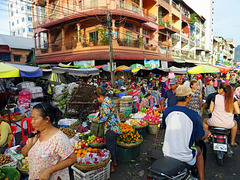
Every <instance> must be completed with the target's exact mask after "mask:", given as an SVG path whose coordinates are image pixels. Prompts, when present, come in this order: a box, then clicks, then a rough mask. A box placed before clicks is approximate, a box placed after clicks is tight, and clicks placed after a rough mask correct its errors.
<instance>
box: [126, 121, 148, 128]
mask: <svg viewBox="0 0 240 180" xmlns="http://www.w3.org/2000/svg"><path fill="white" fill-rule="evenodd" d="M126 123H127V124H129V125H131V126H134V128H135V129H141V128H145V127H147V126H148V122H147V121H144V120H142V119H129V120H127V121H126Z"/></svg>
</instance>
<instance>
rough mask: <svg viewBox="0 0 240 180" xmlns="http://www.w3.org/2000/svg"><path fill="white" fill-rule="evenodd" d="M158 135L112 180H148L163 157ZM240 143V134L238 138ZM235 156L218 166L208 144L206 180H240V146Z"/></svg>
mask: <svg viewBox="0 0 240 180" xmlns="http://www.w3.org/2000/svg"><path fill="white" fill-rule="evenodd" d="M154 140H156V135H151V134H149V133H148V132H147V134H146V136H145V137H144V140H143V142H142V144H141V151H140V155H139V156H138V157H137V158H136V159H135V160H131V161H129V162H127V163H122V162H118V166H117V167H116V168H115V172H114V173H111V176H110V179H111V180H123V179H124V180H142V179H147V168H148V167H150V166H151V164H152V163H153V162H154V160H155V159H154V158H153V157H155V158H157V157H159V156H161V154H162V152H161V147H160V146H157V147H156V148H154V143H155V141H154ZM20 141H21V133H17V135H16V143H17V144H19V143H20ZM236 141H238V142H240V133H239V134H238V135H237V137H236ZM233 151H234V156H233V157H231V158H230V157H227V155H226V156H225V158H224V163H223V165H222V166H220V165H218V164H217V160H216V154H215V153H214V152H213V150H212V146H211V145H210V144H207V159H206V166H205V179H206V180H235V179H240V178H239V177H240V171H239V169H240V145H238V146H236V147H234V148H233Z"/></svg>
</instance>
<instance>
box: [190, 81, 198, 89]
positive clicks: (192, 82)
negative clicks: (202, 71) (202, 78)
mask: <svg viewBox="0 0 240 180" xmlns="http://www.w3.org/2000/svg"><path fill="white" fill-rule="evenodd" d="M195 83H197V80H195V79H193V80H191V82H190V88H192V85H194V84H195Z"/></svg>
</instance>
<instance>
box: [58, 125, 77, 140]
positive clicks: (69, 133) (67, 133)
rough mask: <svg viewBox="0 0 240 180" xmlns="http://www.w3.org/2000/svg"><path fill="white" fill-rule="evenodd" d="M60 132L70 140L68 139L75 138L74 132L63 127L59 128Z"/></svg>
mask: <svg viewBox="0 0 240 180" xmlns="http://www.w3.org/2000/svg"><path fill="white" fill-rule="evenodd" d="M60 130H61V131H62V132H63V133H64V134H66V135H67V137H68V138H69V139H70V138H73V137H74V136H75V134H76V133H75V131H74V130H71V129H69V128H65V127H61V128H60Z"/></svg>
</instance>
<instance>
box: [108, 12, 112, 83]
mask: <svg viewBox="0 0 240 180" xmlns="http://www.w3.org/2000/svg"><path fill="white" fill-rule="evenodd" d="M107 26H108V41H109V54H110V73H111V85H112V87H113V86H114V72H113V45H112V38H113V37H112V26H111V17H110V12H109V11H108V12H107Z"/></svg>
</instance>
